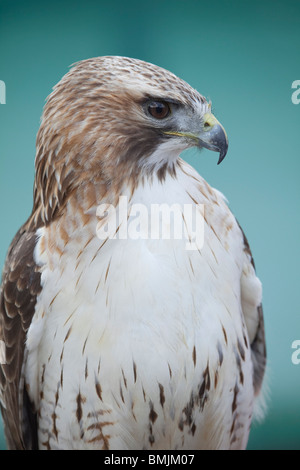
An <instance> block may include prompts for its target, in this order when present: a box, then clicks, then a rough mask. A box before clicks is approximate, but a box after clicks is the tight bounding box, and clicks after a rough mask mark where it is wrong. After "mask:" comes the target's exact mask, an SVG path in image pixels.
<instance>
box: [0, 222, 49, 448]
mask: <svg viewBox="0 0 300 470" xmlns="http://www.w3.org/2000/svg"><path fill="white" fill-rule="evenodd" d="M24 227H25V226H23V227H22V228H21V229H20V230H19V232H18V233H17V234H16V236H15V238H14V240H13V241H12V243H11V245H10V248H9V251H8V254H7V258H6V262H5V266H4V271H3V275H2V285H1V290H0V340H1V346H2V347H3V349H4V351H3V350H2V358H1V361H0V362H1V364H0V403H1V411H2V416H3V421H4V429H5V434H6V439H7V444H8V447H9V448H10V449H30V448H35V447H36V440H37V435H36V425H35V414H34V412H33V409H32V407H31V404H30V402H29V398H28V395H27V392H26V389H25V386H24V378H23V371H22V366H23V361H24V349H25V341H26V333H27V331H28V328H29V326H30V323H31V320H32V317H33V315H34V310H35V304H36V298H37V295H38V294H39V292H40V290H41V285H40V273H39V272H38V269H37V266H36V264H35V262H34V256H33V253H34V247H35V244H36V235H35V233H34V232H28V231H26V229H25V228H24Z"/></svg>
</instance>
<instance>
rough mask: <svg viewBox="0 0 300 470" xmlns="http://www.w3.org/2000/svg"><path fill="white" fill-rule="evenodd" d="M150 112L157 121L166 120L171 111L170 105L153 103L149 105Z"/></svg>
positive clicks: (159, 102)
mask: <svg viewBox="0 0 300 470" xmlns="http://www.w3.org/2000/svg"><path fill="white" fill-rule="evenodd" d="M148 112H149V114H151V116H152V117H154V118H155V119H165V118H166V117H167V116H169V114H170V112H171V110H170V106H169V105H168V103H166V102H165V101H151V103H149V104H148Z"/></svg>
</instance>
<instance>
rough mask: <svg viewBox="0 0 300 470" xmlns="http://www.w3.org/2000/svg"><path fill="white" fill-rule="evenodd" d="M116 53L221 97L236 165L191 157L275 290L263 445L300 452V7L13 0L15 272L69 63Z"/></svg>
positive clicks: (3, 207) (9, 203)
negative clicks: (46, 130)
mask: <svg viewBox="0 0 300 470" xmlns="http://www.w3.org/2000/svg"><path fill="white" fill-rule="evenodd" d="M110 54H114V55H124V56H130V57H136V58H140V59H144V60H146V61H149V62H153V63H155V64H157V65H160V66H162V67H164V68H167V69H169V70H171V71H173V72H174V73H176V74H177V75H179V76H180V77H181V78H183V79H184V80H186V81H187V82H189V83H190V84H191V85H192V86H194V87H195V88H197V89H198V90H199V91H200V92H201V93H202V94H203V95H205V96H206V97H208V98H209V99H211V100H212V102H213V110H214V113H215V115H216V116H217V117H218V119H220V121H221V122H222V123H223V125H224V126H225V128H226V130H227V133H228V136H229V140H230V146H229V153H228V155H227V157H226V159H225V161H224V162H223V163H222V165H220V166H217V165H216V163H217V155H216V154H214V153H212V152H208V151H203V152H202V153H199V152H196V151H195V150H191V151H189V152H187V153H185V155H184V158H186V159H187V160H188V161H189V162H191V163H192V164H193V165H194V166H195V167H196V168H197V170H198V171H199V172H200V173H201V174H202V176H204V177H205V178H206V179H207V180H208V181H209V182H210V183H211V184H212V185H213V186H214V187H217V188H218V189H219V190H221V191H222V192H223V193H224V194H225V195H226V197H227V198H228V200H229V203H230V207H231V208H232V210H233V212H234V213H235V215H236V216H237V218H238V220H239V222H240V224H241V225H242V227H243V228H244V230H245V232H246V234H247V237H248V239H249V242H250V245H251V248H252V251H253V254H254V258H255V262H256V267H257V272H258V275H259V277H260V279H261V280H262V282H263V286H264V311H265V321H266V334H267V348H268V358H269V371H268V380H267V381H268V388H269V398H268V412H267V415H266V418H265V420H264V421H263V422H262V423H260V424H257V425H254V426H253V428H252V431H251V436H250V441H249V449H300V364H299V365H298V366H297V365H294V364H292V361H291V355H292V352H293V350H292V349H291V344H292V342H293V341H294V340H297V339H300V315H299V294H300V287H299V266H300V256H299V230H300V215H299V212H300V211H299V202H300V197H299V196H300V187H299V176H300V145H299V131H300V105H294V104H293V103H292V101H291V95H292V91H293V90H292V89H291V84H292V82H293V81H294V80H297V79H298V80H299V79H300V66H299V63H300V61H299V55H300V2H299V1H298V0H295V1H291V0H285V1H278V0H270V1H266V0H260V1H257V0H253V1H229V0H227V1H226V0H223V1H218V0H214V1H211V2H210V1H207V0H206V1H201V0H199V1H196V0H194V1H193V0H182V1H179V0H172V1H168V0H151V1H141V0H139V1H135V0H127V1H124V0H122V1H116V0H110V1H109V2H107V1H93V0H85V1H76V0H72V1H69V0H67V1H54V0H52V1H51V2H48V1H29V0H28V1H17V0H7V1H1V0H0V79H1V80H4V81H5V83H6V88H7V96H6V103H7V104H6V105H0V213H1V219H0V265H1V266H2V265H3V263H4V258H5V254H6V250H7V248H8V246H9V243H10V241H11V239H12V237H13V235H14V234H15V232H16V231H17V229H18V228H19V226H20V225H21V224H22V223H23V222H24V221H25V219H26V218H27V216H28V215H29V213H30V211H31V204H32V185H33V177H34V156H35V137H36V133H37V130H38V127H39V119H40V115H41V112H42V107H43V105H44V101H45V98H46V97H47V95H48V94H49V93H50V92H51V89H52V87H53V86H54V85H55V83H56V82H57V81H58V80H59V79H60V78H61V77H62V75H64V74H65V73H66V72H67V71H68V66H69V65H71V64H72V63H74V62H76V61H78V60H81V59H85V58H88V57H93V56H99V55H110ZM0 448H1V449H4V448H5V444H4V439H3V437H2V433H1V431H0Z"/></svg>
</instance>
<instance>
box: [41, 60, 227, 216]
mask: <svg viewBox="0 0 300 470" xmlns="http://www.w3.org/2000/svg"><path fill="white" fill-rule="evenodd" d="M193 146H196V147H198V148H203V147H205V148H208V149H211V150H214V151H216V152H219V161H218V163H220V162H221V161H222V160H223V158H224V157H225V155H226V152H227V147H228V140H227V136H226V132H225V130H224V128H223V127H222V125H221V124H220V123H219V122H218V121H217V119H216V118H215V117H214V116H213V114H212V113H211V105H210V104H209V103H208V102H207V101H206V100H205V98H204V97H203V96H201V95H200V94H199V93H198V92H197V91H196V90H194V89H193V88H192V87H191V86H189V85H188V84H187V83H186V82H184V81H183V80H181V79H179V78H178V77H176V76H175V75H174V74H172V73H171V72H168V71H166V70H164V69H162V68H160V67H157V66H155V65H152V64H149V63H147V62H143V61H140V60H137V59H130V58H124V57H115V56H108V57H98V58H94V59H88V60H84V61H81V62H79V63H77V64H75V66H74V67H73V68H72V69H71V70H70V71H69V72H68V73H67V74H66V75H65V76H64V77H63V78H62V80H61V81H60V82H59V83H58V84H57V85H56V86H55V87H54V89H53V92H52V93H51V95H50V96H49V98H48V100H47V102H46V105H45V108H44V112H43V116H42V122H41V126H40V130H39V133H38V136H37V155H36V184H35V200H36V202H35V204H36V205H37V204H45V203H46V202H47V204H48V208H49V214H48V216H47V217H48V218H49V217H50V218H51V214H52V215H53V213H54V211H55V208H56V206H57V204H58V203H61V200H62V199H63V197H64V196H65V195H66V194H67V192H69V191H71V190H72V189H73V188H74V187H76V186H78V185H82V184H83V183H84V181H85V180H88V181H102V183H103V184H104V185H110V186H112V185H118V186H119V187H120V186H121V185H122V183H123V184H124V182H125V183H126V180H128V179H129V180H131V181H132V182H136V181H137V180H138V179H139V177H140V176H145V175H149V174H153V173H154V172H157V173H158V175H160V176H161V177H162V175H163V173H164V172H166V171H168V169H173V170H174V166H175V165H176V162H177V160H178V157H179V155H180V153H181V152H182V151H183V150H185V149H186V148H188V147H193ZM38 187H39V188H43V190H42V194H38V189H37V188H38ZM39 191H40V192H41V190H39ZM49 201H50V204H49Z"/></svg>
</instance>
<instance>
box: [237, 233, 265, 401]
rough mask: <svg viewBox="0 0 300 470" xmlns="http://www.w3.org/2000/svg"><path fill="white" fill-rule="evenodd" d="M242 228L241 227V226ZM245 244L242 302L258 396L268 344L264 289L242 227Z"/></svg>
mask: <svg viewBox="0 0 300 470" xmlns="http://www.w3.org/2000/svg"><path fill="white" fill-rule="evenodd" d="M239 227H240V225H239ZM240 229H241V232H242V236H243V242H244V255H245V260H244V265H243V272H242V277H241V302H242V310H243V314H244V317H245V322H246V326H247V330H248V335H249V340H250V345H251V356H252V362H253V385H254V392H255V395H256V396H257V395H258V394H259V392H260V389H261V385H262V381H263V377H264V373H265V368H266V342H265V328H264V317H263V308H262V287H261V282H260V281H259V279H258V278H257V276H256V273H255V265H254V261H253V257H252V253H251V250H250V247H249V243H248V240H247V238H246V236H245V234H244V232H243V230H242V228H241V227H240Z"/></svg>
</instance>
